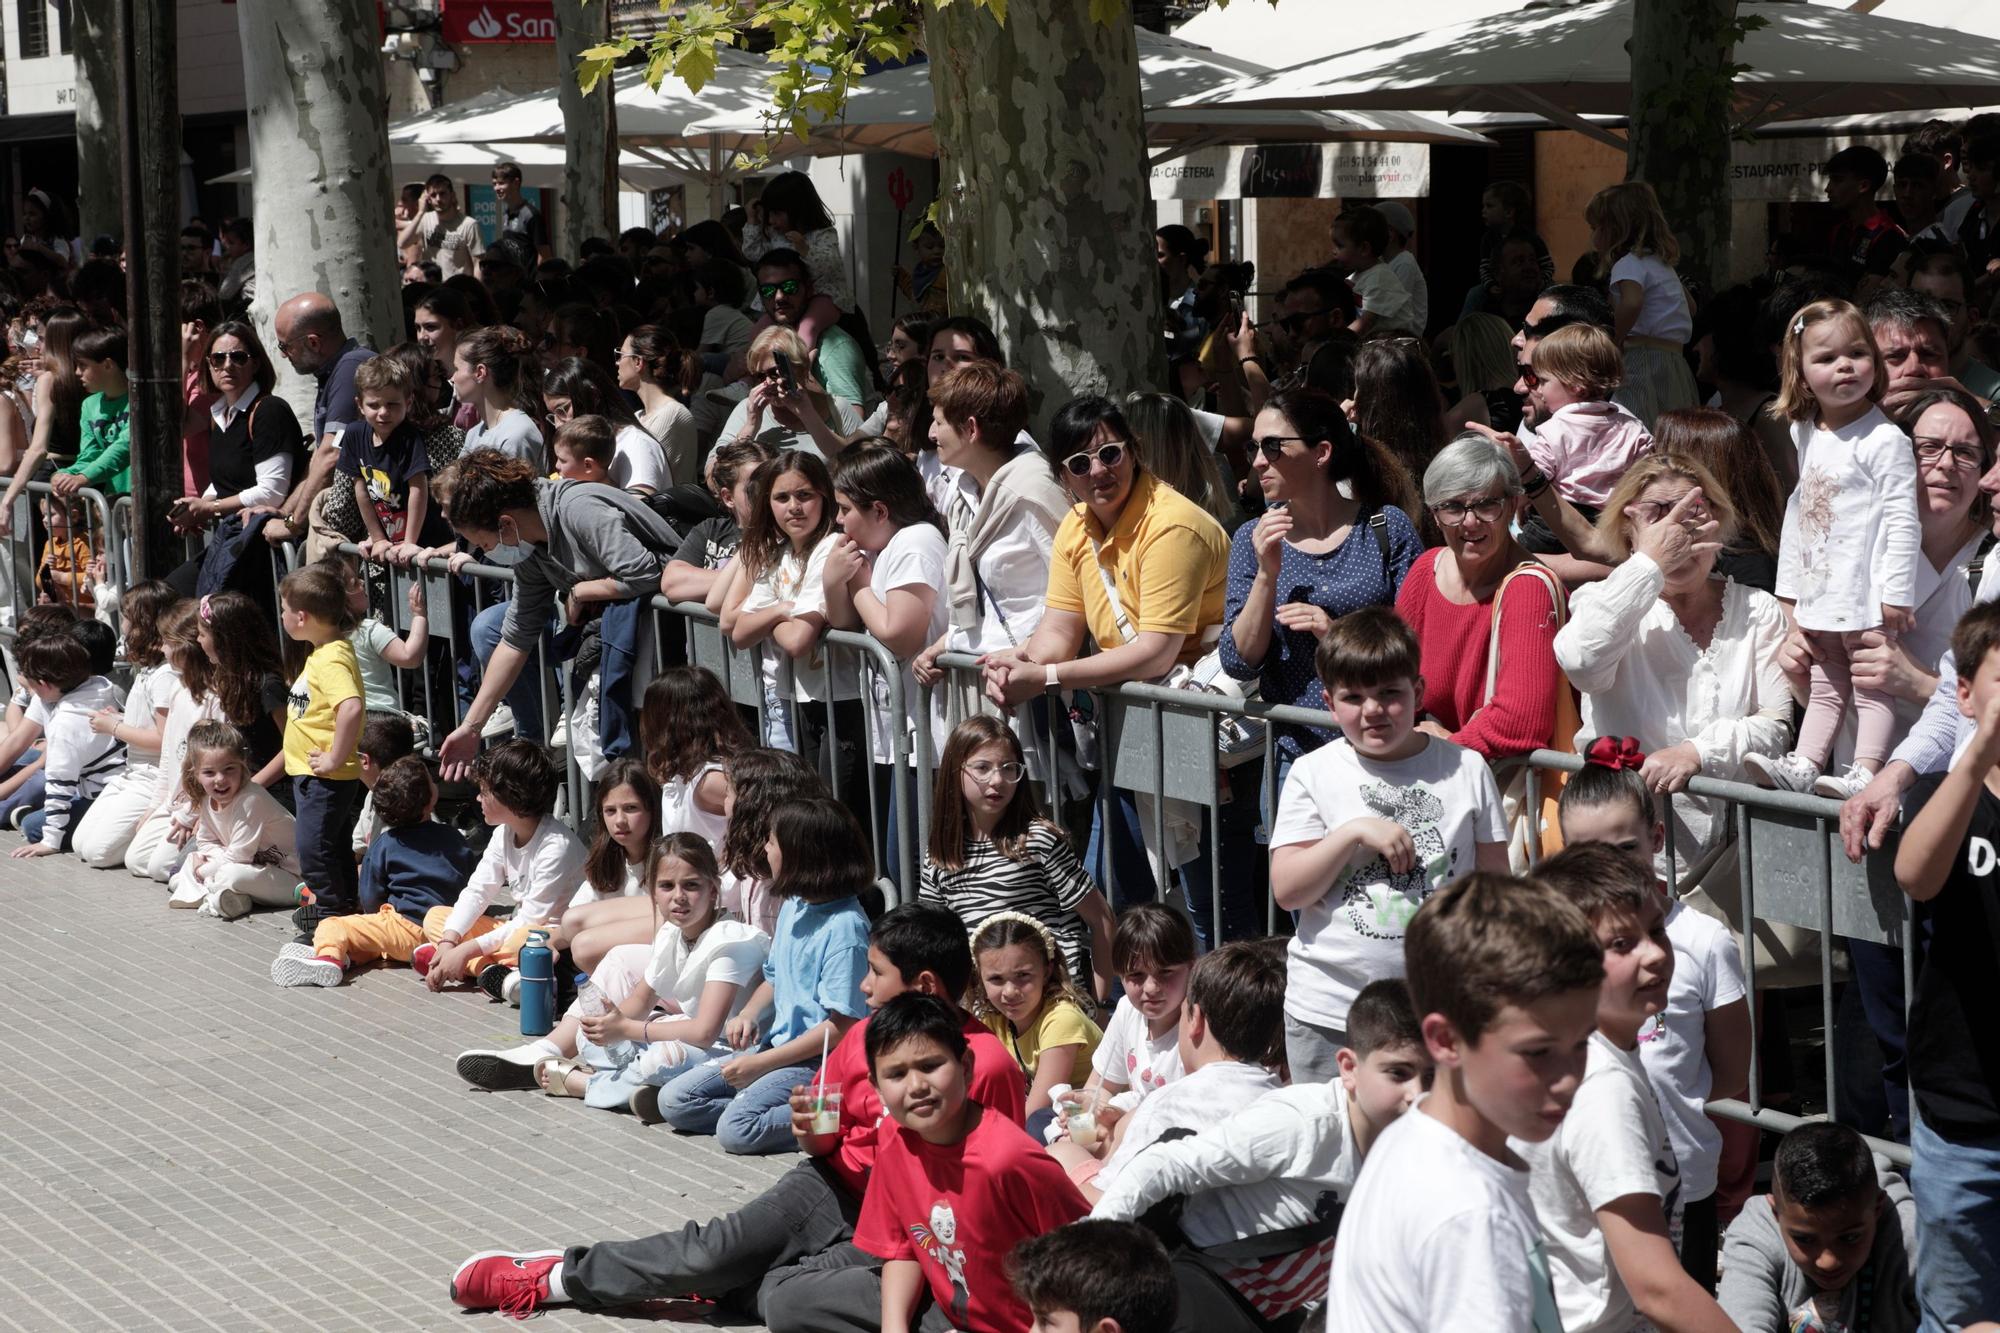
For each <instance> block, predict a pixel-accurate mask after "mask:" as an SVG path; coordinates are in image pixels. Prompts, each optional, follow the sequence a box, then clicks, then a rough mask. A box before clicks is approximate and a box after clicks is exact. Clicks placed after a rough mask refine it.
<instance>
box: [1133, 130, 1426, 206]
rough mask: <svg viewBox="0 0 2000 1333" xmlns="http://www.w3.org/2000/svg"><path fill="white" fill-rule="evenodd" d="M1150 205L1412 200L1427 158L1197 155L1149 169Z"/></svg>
mask: <svg viewBox="0 0 2000 1333" xmlns="http://www.w3.org/2000/svg"><path fill="white" fill-rule="evenodd" d="M1152 192H1153V198H1154V199H1346V198H1352V199H1420V198H1423V197H1425V196H1427V195H1428V194H1430V192H1431V150H1430V145H1429V144H1420V143H1324V144H1318V143H1310V144H1290V143H1287V144H1256V145H1252V146H1248V147H1238V148H1201V149H1197V150H1195V151H1194V152H1192V153H1188V154H1186V155H1184V156H1181V157H1175V158H1169V159H1168V160H1167V161H1164V162H1159V163H1156V164H1154V166H1153V173H1152Z"/></svg>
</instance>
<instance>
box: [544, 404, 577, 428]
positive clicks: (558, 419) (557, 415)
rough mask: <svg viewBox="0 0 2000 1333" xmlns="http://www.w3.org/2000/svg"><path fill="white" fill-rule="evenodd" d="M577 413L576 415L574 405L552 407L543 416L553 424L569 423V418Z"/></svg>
mask: <svg viewBox="0 0 2000 1333" xmlns="http://www.w3.org/2000/svg"><path fill="white" fill-rule="evenodd" d="M575 415H576V409H575V408H574V407H551V408H550V409H549V410H548V411H546V412H544V413H543V414H542V416H543V418H544V419H545V420H547V421H548V423H549V424H550V425H551V426H563V425H567V424H568V423H569V419H570V418H571V417H573V416H575Z"/></svg>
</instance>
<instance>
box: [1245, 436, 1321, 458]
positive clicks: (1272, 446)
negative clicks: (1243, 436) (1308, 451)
mask: <svg viewBox="0 0 2000 1333" xmlns="http://www.w3.org/2000/svg"><path fill="white" fill-rule="evenodd" d="M1311 443H1312V441H1311V440H1309V439H1307V438H1306V437H1305V436H1303V435H1265V436H1262V437H1260V438H1258V439H1255V440H1252V441H1251V442H1250V444H1251V446H1252V447H1253V448H1255V449H1256V450H1257V452H1258V453H1260V454H1262V455H1264V461H1265V462H1267V463H1275V462H1277V461H1278V460H1279V459H1280V458H1282V457H1283V456H1284V453H1285V446H1286V445H1288V444H1311Z"/></svg>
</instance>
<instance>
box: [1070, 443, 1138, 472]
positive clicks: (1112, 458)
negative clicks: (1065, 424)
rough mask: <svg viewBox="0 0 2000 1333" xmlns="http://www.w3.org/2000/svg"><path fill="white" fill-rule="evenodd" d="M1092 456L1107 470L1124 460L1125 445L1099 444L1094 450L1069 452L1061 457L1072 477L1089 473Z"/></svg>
mask: <svg viewBox="0 0 2000 1333" xmlns="http://www.w3.org/2000/svg"><path fill="white" fill-rule="evenodd" d="M1093 458H1094V459H1096V460H1097V461H1098V462H1100V463H1102V464H1103V465H1104V470H1105V471H1106V472H1109V471H1111V469H1113V468H1115V467H1117V466H1118V465H1119V464H1120V463H1122V462H1124V461H1125V446H1124V445H1122V444H1101V445H1099V446H1098V447H1097V448H1096V449H1094V450H1086V451H1085V452H1083V453H1080V454H1071V455H1070V456H1069V457H1068V458H1065V459H1063V466H1064V467H1065V468H1067V469H1068V470H1069V474H1070V475H1071V476H1072V477H1087V476H1089V475H1090V460H1092V459H1093Z"/></svg>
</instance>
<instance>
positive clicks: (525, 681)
mask: <svg viewBox="0 0 2000 1333" xmlns="http://www.w3.org/2000/svg"><path fill="white" fill-rule="evenodd" d="M506 623H507V603H505V602H495V603H494V604H493V605H492V606H489V607H487V608H486V609H485V610H484V611H481V612H480V613H479V614H478V615H476V616H474V617H473V618H472V655H473V657H474V658H476V659H477V660H478V662H479V670H480V672H481V673H482V674H484V672H485V670H486V664H487V663H488V662H491V661H492V660H493V650H494V649H496V648H498V647H499V646H500V637H501V628H502V627H503V626H504V625H505V624H506ZM543 637H544V639H546V638H547V635H546V634H545V635H544V636H543ZM507 706H508V707H509V708H511V709H513V710H514V736H515V738H516V739H518V740H524V741H534V742H536V743H537V744H539V743H540V742H541V740H542V737H543V735H544V733H543V730H542V670H541V663H540V659H539V655H538V654H535V653H530V654H528V661H527V664H526V665H525V666H523V667H522V668H521V674H520V675H519V676H518V677H516V678H515V680H514V685H513V688H512V689H510V690H508V691H507Z"/></svg>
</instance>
